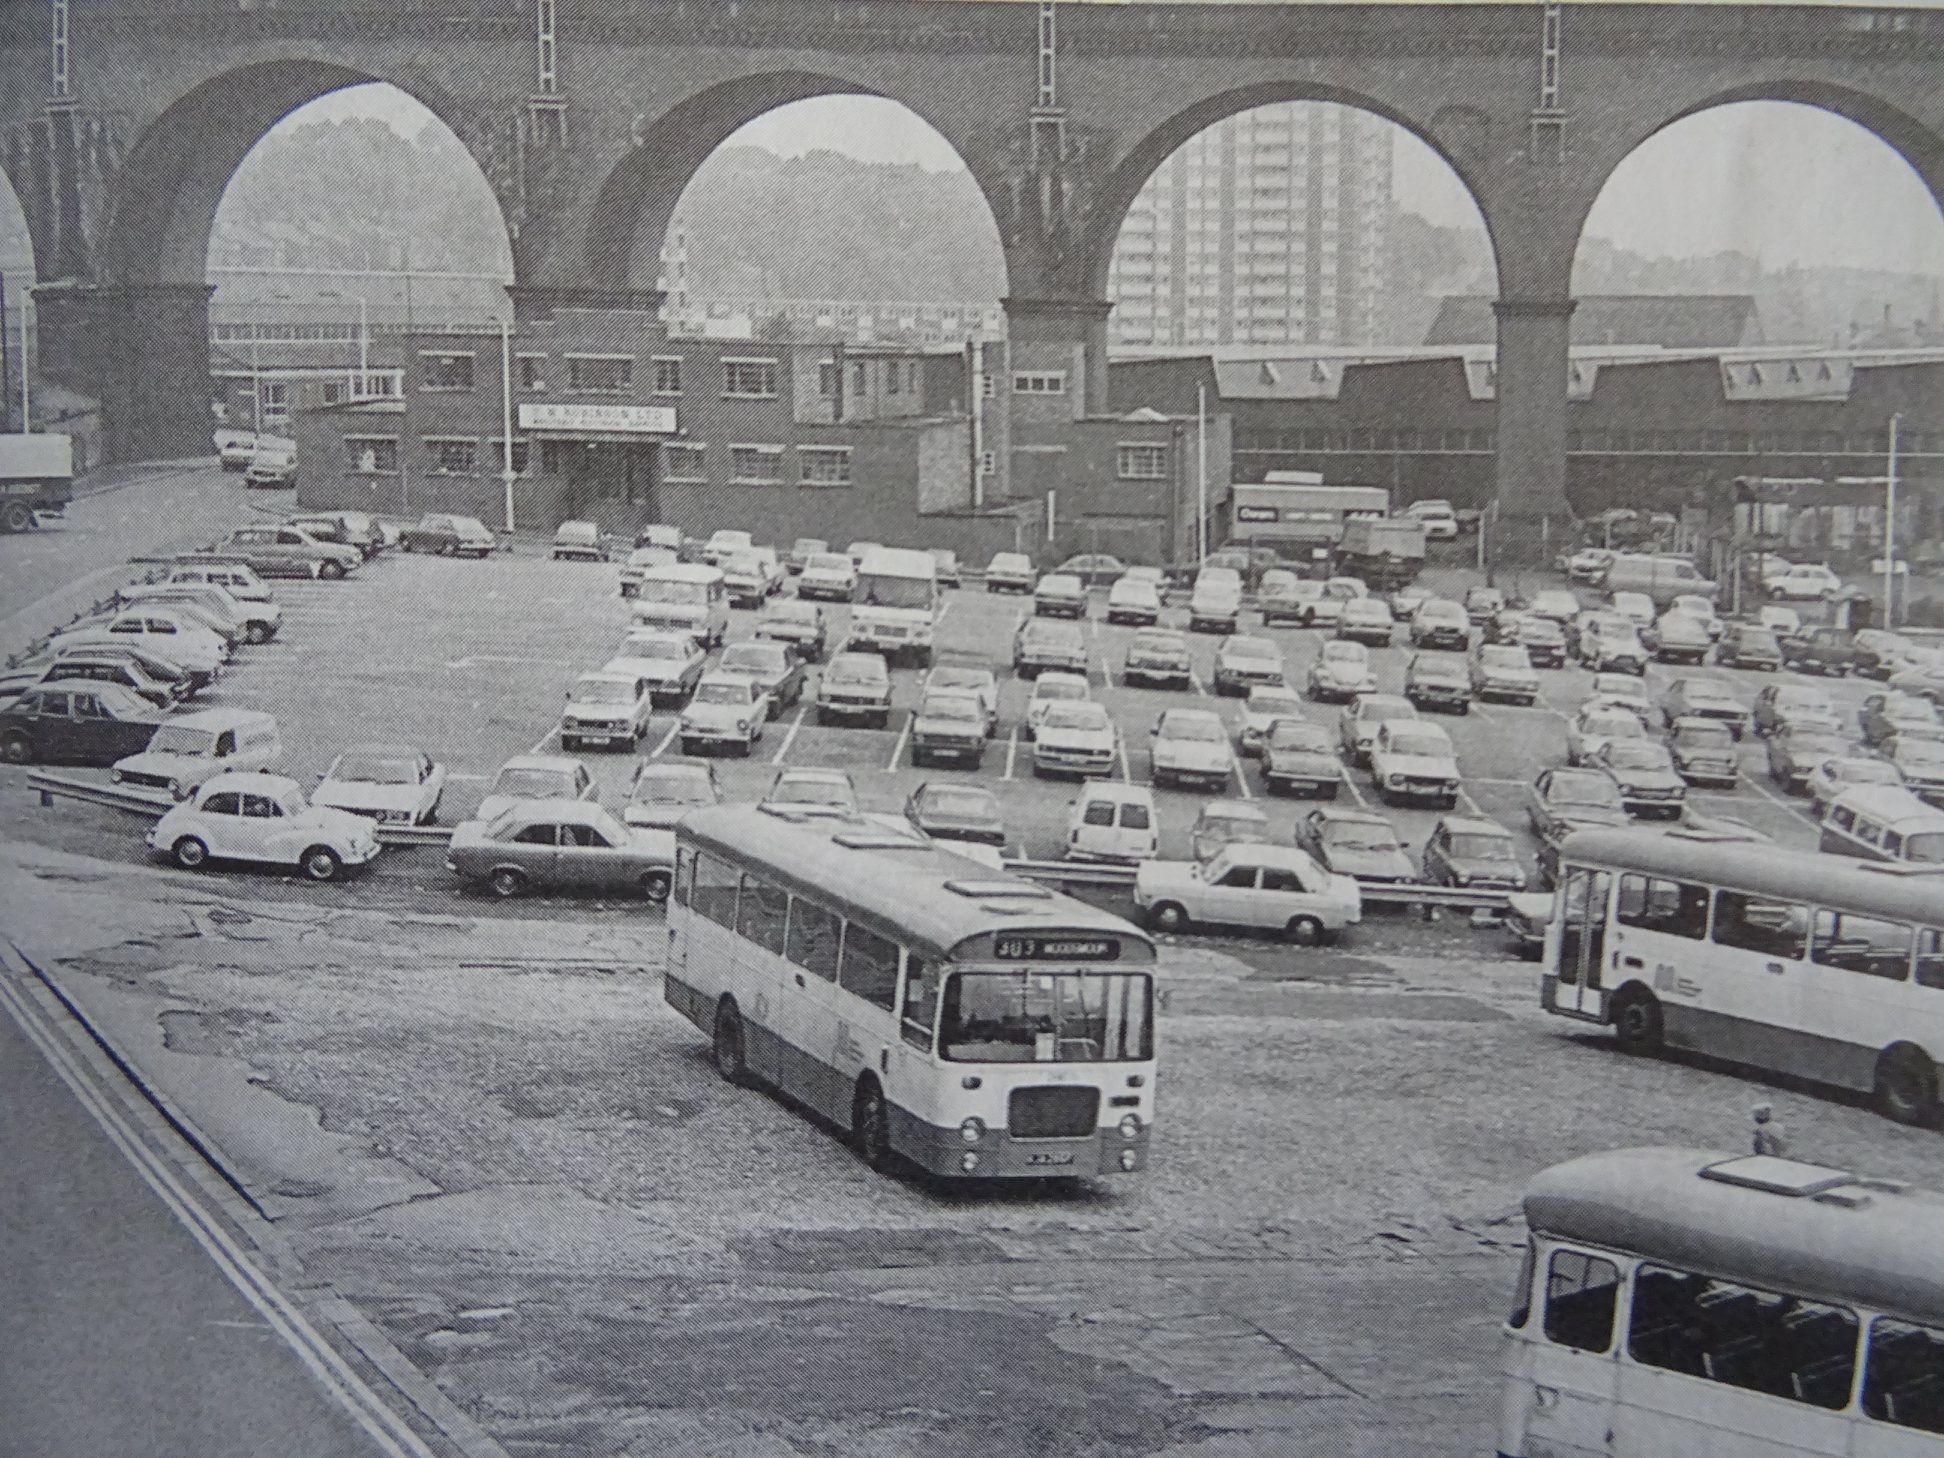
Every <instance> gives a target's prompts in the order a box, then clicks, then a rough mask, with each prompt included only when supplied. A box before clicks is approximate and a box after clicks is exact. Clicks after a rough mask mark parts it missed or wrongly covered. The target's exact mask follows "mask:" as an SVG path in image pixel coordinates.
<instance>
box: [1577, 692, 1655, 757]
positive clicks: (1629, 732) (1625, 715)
mask: <svg viewBox="0 0 1944 1458" xmlns="http://www.w3.org/2000/svg"><path fill="white" fill-rule="evenodd" d="M1646 737H1647V725H1646V724H1645V723H1643V722H1642V721H1641V718H1640V716H1639V715H1638V714H1636V713H1634V712H1633V710H1631V709H1629V708H1626V707H1625V706H1623V705H1620V704H1613V703H1607V702H1605V701H1604V700H1600V699H1593V700H1590V701H1588V702H1587V703H1584V704H1582V705H1580V707H1579V709H1578V710H1577V711H1576V712H1575V713H1574V715H1573V717H1572V718H1571V719H1569V720H1567V722H1566V763H1568V764H1585V763H1587V761H1589V760H1591V759H1592V758H1593V756H1594V755H1595V754H1596V753H1598V752H1599V749H1600V747H1601V746H1602V745H1604V744H1606V743H1607V741H1609V740H1612V739H1645V738H1646Z"/></svg>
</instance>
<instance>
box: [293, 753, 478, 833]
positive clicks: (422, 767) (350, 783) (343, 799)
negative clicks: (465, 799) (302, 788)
mask: <svg viewBox="0 0 1944 1458" xmlns="http://www.w3.org/2000/svg"><path fill="white" fill-rule="evenodd" d="M445 782H446V767H445V766H444V765H442V764H436V763H434V762H433V760H432V758H431V756H429V755H427V754H425V753H424V752H423V751H421V750H417V749H412V748H410V747H409V746H406V745H399V744H363V745H359V746H358V747H357V748H355V749H347V750H345V752H344V753H343V754H340V755H339V756H338V757H337V758H336V759H334V760H332V761H331V767H330V768H329V769H327V770H326V771H324V773H323V774H321V775H319V776H318V777H317V789H316V790H315V791H314V792H313V793H312V795H311V797H310V798H311V803H312V804H313V805H324V806H328V807H329V808H331V809H334V810H348V811H350V812H351V813H352V814H354V815H368V816H370V817H371V818H372V819H374V820H377V821H379V822H381V823H390V824H403V825H430V824H431V823H432V821H433V819H434V818H435V817H436V816H437V815H438V813H439V799H440V797H441V796H442V795H443V794H444V793H445Z"/></svg>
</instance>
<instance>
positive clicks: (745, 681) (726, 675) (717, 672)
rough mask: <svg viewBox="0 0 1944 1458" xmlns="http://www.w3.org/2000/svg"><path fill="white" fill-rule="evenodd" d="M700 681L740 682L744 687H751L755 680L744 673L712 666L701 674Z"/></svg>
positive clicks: (753, 685)
mask: <svg viewBox="0 0 1944 1458" xmlns="http://www.w3.org/2000/svg"><path fill="white" fill-rule="evenodd" d="M702 682H703V683H705V684H706V683H735V684H741V685H743V686H744V687H745V688H753V687H755V684H756V680H755V679H753V678H751V677H750V676H749V675H748V674H746V673H736V672H733V671H725V670H723V669H720V668H712V669H710V670H709V671H708V672H707V673H705V674H703V675H702Z"/></svg>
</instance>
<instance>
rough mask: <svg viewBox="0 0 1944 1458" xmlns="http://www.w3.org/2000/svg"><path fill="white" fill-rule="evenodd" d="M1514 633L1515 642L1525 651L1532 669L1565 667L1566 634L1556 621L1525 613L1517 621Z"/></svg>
mask: <svg viewBox="0 0 1944 1458" xmlns="http://www.w3.org/2000/svg"><path fill="white" fill-rule="evenodd" d="M1516 632H1517V639H1516V641H1517V643H1518V645H1519V646H1520V647H1521V648H1523V649H1525V652H1526V657H1527V659H1529V660H1530V661H1531V663H1532V666H1533V667H1534V668H1564V667H1565V666H1566V634H1565V632H1564V631H1563V630H1562V629H1561V628H1560V626H1559V623H1558V620H1557V619H1554V618H1541V617H1535V616H1533V615H1532V614H1531V613H1527V614H1526V615H1525V616H1524V617H1522V618H1521V619H1520V620H1519V625H1518V628H1517V630H1516Z"/></svg>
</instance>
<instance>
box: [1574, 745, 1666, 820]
mask: <svg viewBox="0 0 1944 1458" xmlns="http://www.w3.org/2000/svg"><path fill="white" fill-rule="evenodd" d="M1586 763H1587V764H1588V765H1590V766H1591V767H1592V768H1594V769H1603V770H1605V771H1606V772H1607V773H1608V774H1610V775H1612V776H1613V782H1614V783H1615V784H1616V785H1618V786H1619V787H1620V803H1621V804H1622V805H1623V806H1625V807H1626V811H1627V813H1628V814H1629V815H1638V816H1641V817H1643V818H1645V817H1648V816H1652V817H1655V818H1657V819H1672V818H1673V817H1675V816H1678V815H1679V814H1680V813H1681V807H1682V805H1684V804H1685V803H1686V802H1687V781H1686V780H1685V779H1683V778H1682V776H1681V772H1680V771H1679V770H1678V769H1676V768H1675V767H1674V756H1673V754H1672V753H1671V752H1670V751H1669V750H1668V747H1667V746H1666V745H1665V744H1662V743H1660V742H1659V741H1657V740H1653V739H1609V740H1608V741H1607V742H1606V743H1604V744H1602V745H1601V746H1600V747H1599V748H1598V749H1596V750H1594V751H1593V753H1592V754H1590V755H1589V756H1587V760H1586Z"/></svg>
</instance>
